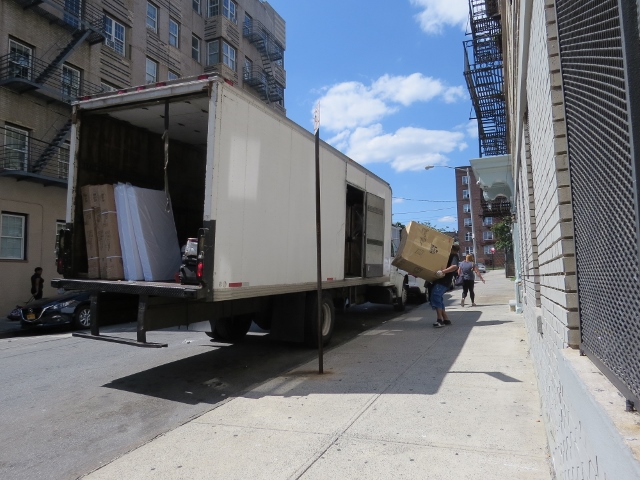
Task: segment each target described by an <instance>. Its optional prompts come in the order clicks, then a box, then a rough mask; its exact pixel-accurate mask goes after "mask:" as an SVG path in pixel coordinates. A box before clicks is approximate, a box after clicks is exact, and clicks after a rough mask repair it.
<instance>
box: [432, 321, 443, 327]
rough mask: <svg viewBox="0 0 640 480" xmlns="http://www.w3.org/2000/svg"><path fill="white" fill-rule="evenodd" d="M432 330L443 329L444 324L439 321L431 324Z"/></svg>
mask: <svg viewBox="0 0 640 480" xmlns="http://www.w3.org/2000/svg"><path fill="white" fill-rule="evenodd" d="M433 327H434V328H442V327H444V322H443V321H442V320H440V319H438V321H437V322H436V323H434V324H433Z"/></svg>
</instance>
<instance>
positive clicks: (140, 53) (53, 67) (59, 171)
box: [0, 0, 286, 315]
mask: <svg viewBox="0 0 640 480" xmlns="http://www.w3.org/2000/svg"><path fill="white" fill-rule="evenodd" d="M285 47H286V41H285V22H284V20H283V19H282V17H280V16H279V15H278V14H277V12H276V11H275V10H274V9H273V8H272V7H271V6H270V5H269V3H268V2H266V1H262V0H235V1H234V0H179V1H167V0H157V1H144V0H122V1H120V0H102V1H101V2H98V1H94V0H88V1H87V0H85V1H82V0H42V1H32V0H2V1H0V271H2V275H1V276H0V291H2V295H0V315H4V314H6V313H8V311H9V310H10V309H11V308H12V307H13V306H14V305H15V304H16V303H20V302H24V301H25V300H27V299H28V297H29V277H30V276H31V274H32V273H33V269H34V268H35V267H38V266H41V267H43V269H44V274H43V276H44V278H45V280H46V282H45V292H44V293H45V296H47V295H51V294H53V293H54V291H53V289H52V288H51V287H50V286H49V282H48V280H50V279H51V278H53V277H55V276H56V275H57V274H56V272H55V267H54V246H55V237H56V231H57V229H58V227H60V225H61V224H63V223H64V221H65V217H66V197H67V192H66V189H67V177H68V162H69V137H70V131H71V118H70V114H71V102H73V101H74V100H76V99H77V98H81V97H83V96H87V95H93V94H97V93H102V92H108V91H117V90H118V89H120V88H124V87H128V86H131V85H142V84H148V83H159V82H163V81H167V80H174V79H177V78H180V77H188V76H193V75H199V74H203V73H217V74H219V75H221V76H223V77H224V78H225V79H227V80H228V81H229V82H230V83H233V84H234V85H236V86H237V87H238V88H242V89H244V90H246V91H248V92H250V93H252V94H254V95H255V96H256V97H258V98H260V99H261V100H262V101H264V102H265V103H267V104H269V105H270V106H271V107H272V108H273V109H274V110H276V111H278V112H280V113H282V114H284V113H285V107H284V105H285V103H284V91H285V87H286V73H285V70H284V52H285Z"/></svg>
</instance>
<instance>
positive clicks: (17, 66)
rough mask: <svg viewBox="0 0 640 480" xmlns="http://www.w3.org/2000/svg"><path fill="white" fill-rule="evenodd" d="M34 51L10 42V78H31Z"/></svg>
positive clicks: (12, 41)
mask: <svg viewBox="0 0 640 480" xmlns="http://www.w3.org/2000/svg"><path fill="white" fill-rule="evenodd" d="M32 54H33V50H32V49H31V48H30V47H27V46H26V45H23V44H21V43H18V42H16V41H14V40H11V39H10V40H9V76H10V77H16V78H26V79H27V80H29V79H30V78H31V58H32V57H31V56H32Z"/></svg>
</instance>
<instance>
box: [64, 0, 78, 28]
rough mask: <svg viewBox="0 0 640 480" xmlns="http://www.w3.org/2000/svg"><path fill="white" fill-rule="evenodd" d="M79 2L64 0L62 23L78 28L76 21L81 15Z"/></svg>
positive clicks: (76, 0)
mask: <svg viewBox="0 0 640 480" xmlns="http://www.w3.org/2000/svg"><path fill="white" fill-rule="evenodd" d="M81 7H82V4H81V0H64V21H65V23H67V24H69V25H71V26H72V27H74V28H78V27H79V25H80V24H79V22H78V19H79V18H80V15H81Z"/></svg>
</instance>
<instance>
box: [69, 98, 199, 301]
mask: <svg viewBox="0 0 640 480" xmlns="http://www.w3.org/2000/svg"><path fill="white" fill-rule="evenodd" d="M167 113H168V115H167ZM165 120H167V123H168V127H169V128H168V132H169V142H168V145H169V149H168V161H167V163H166V166H165V151H164V149H165V142H164V139H163V133H164V132H165ZM77 121H78V122H79V128H80V131H81V132H82V134H81V135H80V136H79V139H78V141H79V144H78V145H77V150H76V152H77V154H76V166H75V167H76V174H77V178H76V183H75V188H74V191H73V202H75V204H76V206H78V205H81V204H82V198H81V191H80V189H81V188H82V187H83V186H85V185H100V184H117V183H130V184H131V185H133V186H136V187H142V188H148V189H153V190H165V178H166V182H167V184H166V186H167V189H168V194H169V197H170V201H171V205H172V208H173V212H174V220H175V225H176V230H177V234H178V242H179V244H180V245H181V246H182V245H184V244H185V243H186V241H187V238H192V237H196V236H197V234H198V229H199V228H202V223H203V208H204V206H203V205H204V195H205V185H204V178H205V169H206V142H207V128H208V96H207V95H206V92H201V93H198V94H197V95H193V94H192V95H186V96H179V97H171V98H168V99H167V98H163V99H159V100H151V101H147V102H145V103H135V104H125V105H116V106H113V107H110V106H108V105H107V106H105V107H104V108H101V109H96V110H82V111H81V114H80V117H79V118H78V119H77ZM165 168H166V172H165ZM72 211H73V218H72V222H73V228H74V234H73V245H72V249H71V250H72V252H73V257H72V259H71V275H65V277H66V279H65V280H64V281H62V280H61V283H64V284H65V285H63V286H65V287H66V288H73V286H74V285H73V282H72V281H69V279H71V280H73V279H82V278H87V277H86V272H87V270H88V268H87V254H86V248H85V235H84V222H83V217H82V209H81V208H77V207H76V208H74V209H73V210H72ZM92 282H93V283H96V282H95V281H92ZM109 283H113V282H102V283H101V284H100V285H98V284H97V283H96V284H95V285H87V284H84V285H81V284H76V285H75V286H76V288H78V287H81V288H83V289H88V288H87V287H99V288H100V289H101V290H103V291H108V290H109V289H110V288H120V289H123V288H125V285H127V288H128V289H129V290H128V291H129V292H130V293H139V292H140V288H143V287H144V285H139V284H140V283H144V282H118V283H121V285H120V286H117V285H115V286H113V287H111V286H109V285H107V284H109ZM134 287H139V288H134ZM148 287H149V288H152V286H151V285H148ZM176 287H177V288H178V289H182V290H185V289H184V288H182V287H181V286H180V285H179V283H178V284H170V283H169V284H164V283H156V284H155V285H154V286H153V289H154V290H155V291H158V290H160V289H165V290H167V291H166V292H164V293H163V295H165V296H174V295H172V294H171V289H175V288H176ZM185 287H186V290H189V291H190V292H193V291H194V290H197V289H198V287H197V286H196V287H194V286H185Z"/></svg>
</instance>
